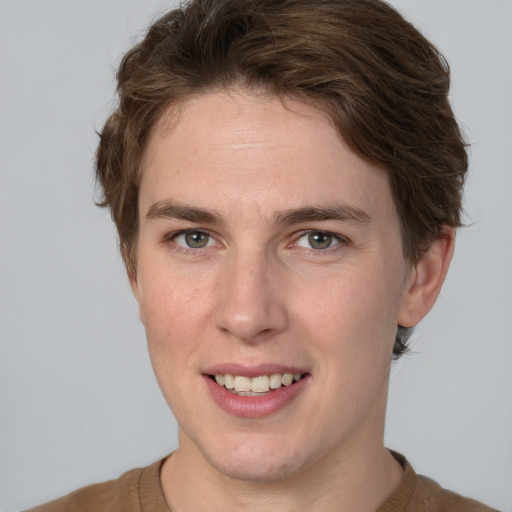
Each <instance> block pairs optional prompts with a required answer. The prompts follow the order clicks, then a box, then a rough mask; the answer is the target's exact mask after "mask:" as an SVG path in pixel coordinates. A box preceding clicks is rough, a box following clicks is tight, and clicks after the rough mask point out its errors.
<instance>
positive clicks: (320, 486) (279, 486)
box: [161, 436, 402, 512]
mask: <svg viewBox="0 0 512 512" xmlns="http://www.w3.org/2000/svg"><path fill="white" fill-rule="evenodd" d="M401 478H402V468H401V466H400V465H399V463H398V462H397V461H396V460H395V459H394V457H393V456H392V455H391V454H390V453H389V452H388V451H387V450H386V449H385V448H384V446H383V444H382V441H381V442H380V443H379V445H375V446H372V445H371V443H370V444H368V443H366V444H362V445H360V444H359V443H355V444H351V446H350V447H347V448H346V449H345V450H340V449H338V450H333V451H332V452H330V453H328V454H325V455H324V456H323V457H320V458H318V459H317V460H316V461H314V462H313V463H311V464H309V465H308V466H307V467H305V468H302V469H301V470H300V471H298V472H296V473H295V474H293V475H292V476H290V477H287V478H285V479H282V480H279V481H273V482H247V481H240V480H235V479H232V478H230V477H227V476H225V475H223V474H221V473H220V472H218V471H217V470H216V469H215V468H214V467H212V466H211V465H210V464H209V462H208V461H207V460H205V458H204V457H203V455H202V453H201V452H200V451H199V450H198V448H197V447H196V446H195V444H194V443H192V441H191V440H190V439H188V438H186V437H185V436H181V438H180V448H179V449H178V450H177V451H176V452H175V453H174V454H173V455H172V456H171V457H169V458H168V459H167V461H166V462H165V463H164V466H163V468H162V474H161V481H162V488H163V492H164V496H165V498H166V501H167V503H168V504H169V508H170V509H171V510H172V512H183V511H186V510H203V512H214V511H218V510H226V511H229V512H238V511H242V510H243V511H244V512H252V511H258V512H266V511H267V510H269V511H272V512H290V511H295V510H303V509H308V508H311V509H313V510H322V511H325V512H330V511H333V512H334V511H339V510H351V511H353V512H373V511H375V510H376V509H377V508H378V507H379V506H380V505H381V504H382V503H383V502H384V501H385V500H386V499H387V498H388V497H389V496H390V495H391V494H392V493H393V492H394V491H395V490H396V488H397V487H398V486H399V484H400V481H401Z"/></svg>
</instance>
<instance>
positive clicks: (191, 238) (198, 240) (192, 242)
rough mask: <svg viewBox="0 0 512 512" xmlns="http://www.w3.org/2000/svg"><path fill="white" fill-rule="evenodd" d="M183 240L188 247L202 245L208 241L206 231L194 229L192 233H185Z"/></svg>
mask: <svg viewBox="0 0 512 512" xmlns="http://www.w3.org/2000/svg"><path fill="white" fill-rule="evenodd" d="M185 240H186V242H187V245H188V246H189V247H194V248H198V247H204V246H205V245H206V244H207V243H208V236H207V235H206V233H201V232H198V231H195V232H193V233H187V234H186V235H185Z"/></svg>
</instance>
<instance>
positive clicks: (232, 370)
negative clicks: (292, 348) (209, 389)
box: [203, 363, 307, 377]
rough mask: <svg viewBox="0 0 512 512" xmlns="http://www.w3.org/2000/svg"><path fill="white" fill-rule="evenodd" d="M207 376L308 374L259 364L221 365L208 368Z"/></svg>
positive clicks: (297, 367)
mask: <svg viewBox="0 0 512 512" xmlns="http://www.w3.org/2000/svg"><path fill="white" fill-rule="evenodd" d="M203 373H204V374H205V375H226V374H229V375H240V376H242V377H258V376H260V375H272V374H273V373H281V374H283V373H301V374H302V373H307V372H306V371H305V369H304V368H301V367H299V366H291V365H283V364H276V363H266V364H258V365H253V366H246V365H243V364H238V363H220V364H215V365H212V366H210V367H208V368H207V369H206V370H205V371H204V372H203Z"/></svg>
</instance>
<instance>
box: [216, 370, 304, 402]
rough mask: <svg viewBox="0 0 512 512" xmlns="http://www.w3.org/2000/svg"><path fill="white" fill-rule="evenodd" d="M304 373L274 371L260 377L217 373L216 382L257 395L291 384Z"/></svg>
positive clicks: (238, 390)
mask: <svg viewBox="0 0 512 512" xmlns="http://www.w3.org/2000/svg"><path fill="white" fill-rule="evenodd" d="M302 376H303V374H302V373H273V374H272V375H259V376H258V377H252V378H250V377H243V376H241V375H230V374H229V373H227V374H225V375H221V374H218V375H215V382H217V384H218V385H219V386H224V387H225V388H226V389H230V390H233V391H234V392H236V393H240V394H242V395H245V396H256V395H258V394H264V393H268V392H269V391H270V390H273V389H278V388H280V387H281V386H290V385H291V384H293V382H297V381H298V380H300V379H301V378H302Z"/></svg>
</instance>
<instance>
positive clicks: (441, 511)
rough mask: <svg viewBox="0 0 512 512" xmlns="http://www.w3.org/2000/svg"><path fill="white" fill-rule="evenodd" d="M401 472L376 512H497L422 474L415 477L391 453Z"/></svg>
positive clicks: (401, 459) (400, 458)
mask: <svg viewBox="0 0 512 512" xmlns="http://www.w3.org/2000/svg"><path fill="white" fill-rule="evenodd" d="M392 453H393V456H394V457H395V458H396V459H397V460H398V462H399V463H400V464H401V465H402V467H403V469H404V476H403V479H402V482H401V484H400V486H399V487H398V489H397V490H396V491H395V492H394V493H393V494H392V495H391V496H390V497H389V498H388V500H387V501H386V502H385V503H384V504H383V505H382V506H381V507H380V508H379V510H378V511H377V512H497V511H496V510H495V509H492V508H490V507H488V506H486V505H484V504H483V503H480V502H478V501H475V500H473V499H471V498H466V497H464V496H461V495H459V494H456V493H454V492H452V491H448V490H447V489H443V487H441V486H440V485H439V484H438V483H437V482H434V480H432V479H430V478H427V477H425V476H422V475H417V474H416V473H415V471H414V470H413V468H412V467H411V465H410V464H409V463H408V462H407V460H406V459H405V457H403V456H402V455H400V454H398V453H396V452H392Z"/></svg>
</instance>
